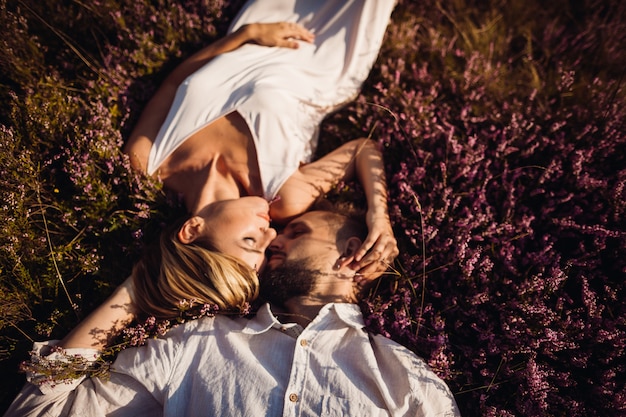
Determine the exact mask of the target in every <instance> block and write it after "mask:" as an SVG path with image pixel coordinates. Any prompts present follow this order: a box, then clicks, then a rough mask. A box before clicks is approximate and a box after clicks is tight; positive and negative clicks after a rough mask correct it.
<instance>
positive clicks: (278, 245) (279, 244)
mask: <svg viewBox="0 0 626 417" xmlns="http://www.w3.org/2000/svg"><path fill="white" fill-rule="evenodd" d="M283 247H284V241H283V235H282V233H281V234H279V235H276V237H275V238H274V239H273V240H272V241H271V242H270V247H269V248H270V250H271V249H274V250H282V249H283Z"/></svg>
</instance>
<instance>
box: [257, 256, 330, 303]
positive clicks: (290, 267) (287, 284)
mask: <svg viewBox="0 0 626 417" xmlns="http://www.w3.org/2000/svg"><path fill="white" fill-rule="evenodd" d="M272 258H274V257H272ZM272 258H270V260H269V261H268V263H267V265H266V268H265V271H263V274H262V276H261V277H260V279H259V283H260V296H261V298H263V299H264V300H266V301H269V302H271V303H273V304H277V305H282V304H283V303H284V302H285V301H286V300H288V299H290V298H292V297H298V296H301V295H307V294H309V293H310V292H311V290H312V289H313V286H314V284H315V281H316V280H317V276H318V275H319V273H318V272H317V271H314V270H311V269H308V268H306V267H304V266H302V262H295V261H287V260H285V259H278V257H276V258H274V259H272Z"/></svg>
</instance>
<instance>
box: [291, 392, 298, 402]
mask: <svg viewBox="0 0 626 417" xmlns="http://www.w3.org/2000/svg"><path fill="white" fill-rule="evenodd" d="M289 401H291V402H292V403H295V402H296V401H298V394H289Z"/></svg>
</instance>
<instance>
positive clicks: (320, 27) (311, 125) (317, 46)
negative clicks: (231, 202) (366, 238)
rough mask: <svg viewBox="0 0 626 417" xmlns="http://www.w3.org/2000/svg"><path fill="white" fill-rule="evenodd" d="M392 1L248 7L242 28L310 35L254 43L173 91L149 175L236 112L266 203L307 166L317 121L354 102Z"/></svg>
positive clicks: (277, 1) (239, 21) (264, 0)
mask: <svg viewBox="0 0 626 417" xmlns="http://www.w3.org/2000/svg"><path fill="white" fill-rule="evenodd" d="M394 6H395V0H252V1H248V2H247V3H246V5H245V6H244V7H243V8H242V10H241V11H240V12H239V15H238V16H237V18H236V19H235V20H234V22H233V24H232V26H231V28H230V31H234V30H236V29H237V28H239V27H240V26H242V25H244V24H247V23H271V22H278V21H289V22H297V23H300V24H302V25H303V26H304V27H305V28H307V29H308V30H310V31H311V32H313V33H314V34H315V41H314V43H313V44H309V43H306V42H300V47H299V48H298V49H295V50H294V49H286V48H269V47H263V46H258V45H255V44H245V45H243V46H242V47H240V48H238V49H236V50H234V51H232V52H228V53H225V54H222V55H219V56H217V57H215V58H214V59H213V60H211V61H210V62H209V63H207V64H206V65H205V66H203V67H202V68H200V69H199V70H198V71H196V72H195V73H194V74H192V75H191V76H189V77H188V78H187V79H186V80H185V81H184V82H183V83H182V84H181V85H180V87H179V88H178V91H177V93H176V97H175V99H174V102H173V104H172V107H171V109H170V112H169V114H168V116H167V118H166V120H165V123H164V124H163V126H162V127H161V129H160V131H159V133H158V135H157V137H156V139H155V142H154V144H153V146H152V149H151V151H150V156H149V160H148V173H149V174H153V173H154V172H155V171H156V170H157V169H158V168H159V166H160V165H161V164H162V163H163V161H164V160H165V159H166V158H167V157H168V156H169V155H171V154H172V152H174V150H175V149H176V148H177V147H178V146H179V145H180V144H181V143H183V142H184V141H185V140H186V139H187V138H188V137H189V136H190V135H192V134H193V133H195V132H196V131H198V130H200V129H201V128H203V127H205V126H207V125H208V124H210V123H211V122H213V121H215V120H216V119H218V118H220V117H222V116H225V115H227V114H229V113H231V112H233V111H237V112H238V113H239V114H240V115H241V116H242V117H243V119H244V120H245V122H246V123H247V125H248V128H249V129H250V132H251V134H252V138H253V140H254V144H255V146H256V153H257V158H258V163H259V172H260V174H261V182H262V184H263V191H264V197H265V198H267V199H268V200H269V199H272V198H273V197H274V196H275V195H276V193H277V192H278V191H279V189H280V187H281V186H282V184H283V183H284V182H285V181H286V180H287V178H289V176H290V175H291V174H292V173H293V172H294V171H295V170H296V169H297V168H298V167H299V166H300V165H301V164H302V163H306V162H310V160H311V158H312V156H313V152H314V151H315V147H316V145H317V135H318V128H319V125H320V123H321V122H322V119H323V118H324V117H325V116H326V115H328V114H329V113H330V112H332V111H334V110H336V109H337V108H338V107H340V106H341V105H343V104H345V103H346V102H347V101H349V100H351V99H353V98H354V97H355V95H356V94H357V93H358V90H359V88H360V86H361V84H362V83H363V81H365V79H366V78H367V76H368V74H369V71H370V69H371V67H372V65H373V64H374V61H375V60H376V57H377V55H378V51H379V49H380V45H381V43H382V39H383V36H384V33H385V29H386V27H387V24H388V23H389V18H390V15H391V12H392V10H393V8H394Z"/></svg>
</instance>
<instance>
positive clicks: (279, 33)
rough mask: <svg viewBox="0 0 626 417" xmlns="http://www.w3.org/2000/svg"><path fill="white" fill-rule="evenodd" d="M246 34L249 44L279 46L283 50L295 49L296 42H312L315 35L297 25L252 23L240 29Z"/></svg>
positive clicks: (290, 23) (289, 23)
mask: <svg viewBox="0 0 626 417" xmlns="http://www.w3.org/2000/svg"><path fill="white" fill-rule="evenodd" d="M242 29H243V30H245V31H246V32H247V36H248V38H249V39H250V42H254V43H256V44H259V45H262V46H279V47H283V48H291V49H297V48H298V47H299V44H298V42H296V41H297V40H300V41H304V42H309V43H311V42H313V40H314V39H315V35H314V34H312V33H311V32H309V31H308V30H306V29H305V28H304V26H302V25H300V24H298V23H292V22H277V23H252V24H249V25H246V26H244V27H243V28H242Z"/></svg>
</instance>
